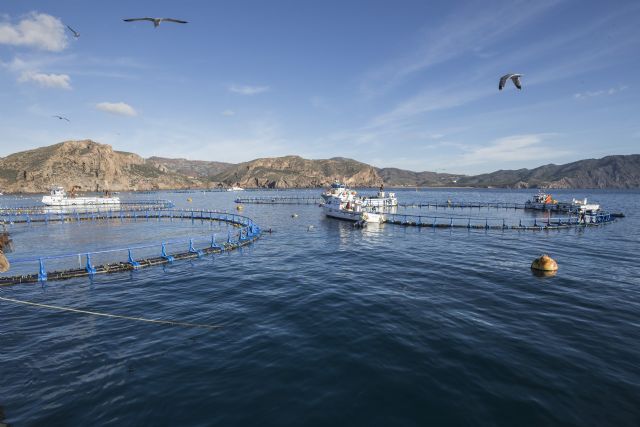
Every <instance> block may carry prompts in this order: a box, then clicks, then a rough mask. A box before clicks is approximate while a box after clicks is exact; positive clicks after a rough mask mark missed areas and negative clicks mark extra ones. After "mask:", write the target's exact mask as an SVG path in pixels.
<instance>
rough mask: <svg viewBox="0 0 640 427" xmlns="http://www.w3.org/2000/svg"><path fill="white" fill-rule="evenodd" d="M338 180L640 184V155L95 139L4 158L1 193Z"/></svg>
mask: <svg viewBox="0 0 640 427" xmlns="http://www.w3.org/2000/svg"><path fill="white" fill-rule="evenodd" d="M335 179H338V180H341V181H343V182H344V183H345V184H347V185H349V186H352V187H377V186H379V185H380V184H382V183H384V184H385V185H386V186H387V187H394V186H396V187H403V186H404V187H418V186H430V187H503V188H640V154H632V155H618V156H607V157H604V158H602V159H587V160H580V161H577V162H572V163H568V164H565V165H554V164H549V165H544V166H540V167H537V168H534V169H518V170H499V171H496V172H492V173H488V174H481V175H475V176H469V175H457V174H448V173H447V174H445V173H435V172H428V171H424V172H413V171H407V170H403V169H398V168H376V167H374V166H371V165H368V164H366V163H362V162H358V161H356V160H352V159H347V158H343V157H334V158H331V159H320V160H309V159H304V158H302V157H300V156H284V157H272V158H262V159H256V160H252V161H249V162H243V163H239V164H231V163H224V162H215V161H201V160H187V159H169V158H162V157H150V158H148V159H144V158H142V157H140V156H139V155H137V154H133V153H127V152H122V151H115V150H113V149H112V148H111V146H109V145H106V144H100V143H97V142H94V141H91V140H81V141H65V142H61V143H59V144H54V145H51V146H47V147H41V148H37V149H34V150H28V151H23V152H20V153H15V154H11V155H9V156H7V157H4V158H0V190H2V191H4V192H34V193H35V192H38V193H40V192H45V191H47V189H48V188H49V187H50V186H51V185H62V186H64V187H66V188H68V189H70V188H71V187H72V186H74V185H78V186H80V187H81V190H82V191H104V190H111V191H127V190H164V189H186V188H224V187H230V186H233V185H239V186H241V187H246V188H313V187H324V186H328V185H329V184H331V183H332V182H333V181H334V180H335Z"/></svg>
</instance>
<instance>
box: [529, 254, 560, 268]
mask: <svg viewBox="0 0 640 427" xmlns="http://www.w3.org/2000/svg"><path fill="white" fill-rule="evenodd" d="M531 269H532V270H538V271H558V263H557V262H556V261H555V260H554V259H553V258H551V257H550V256H549V255H547V254H544V255H542V256H541V257H539V258H536V259H534V260H533V262H532V263H531Z"/></svg>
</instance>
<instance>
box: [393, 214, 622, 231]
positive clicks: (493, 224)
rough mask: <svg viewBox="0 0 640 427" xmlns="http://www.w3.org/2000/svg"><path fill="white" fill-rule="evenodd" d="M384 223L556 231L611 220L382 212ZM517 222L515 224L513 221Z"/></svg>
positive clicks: (606, 217)
mask: <svg viewBox="0 0 640 427" xmlns="http://www.w3.org/2000/svg"><path fill="white" fill-rule="evenodd" d="M384 216H385V221H384V222H385V223H389V224H397V225H404V226H414V227H432V228H467V229H483V230H554V229H556V230H558V229H567V228H575V227H590V226H599V225H604V224H608V223H611V222H613V221H615V218H614V217H613V216H612V215H611V214H610V213H602V214H598V215H592V216H587V217H586V219H585V220H581V219H580V218H579V217H578V216H575V215H571V216H565V217H551V216H550V217H548V218H535V217H534V218H515V219H514V218H495V217H485V218H482V217H478V216H476V217H462V216H446V215H439V216H435V215H406V214H384ZM515 221H517V223H516V222H515Z"/></svg>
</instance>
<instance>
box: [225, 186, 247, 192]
mask: <svg viewBox="0 0 640 427" xmlns="http://www.w3.org/2000/svg"><path fill="white" fill-rule="evenodd" d="M227 191H244V188H242V187H237V186H235V185H234V186H233V187H231V188H227Z"/></svg>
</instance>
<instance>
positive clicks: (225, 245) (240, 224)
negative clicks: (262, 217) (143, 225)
mask: <svg viewBox="0 0 640 427" xmlns="http://www.w3.org/2000/svg"><path fill="white" fill-rule="evenodd" d="M163 218H166V219H172V220H173V219H181V220H191V221H196V220H198V221H218V222H224V223H227V224H230V225H232V226H233V228H234V229H235V230H234V231H233V232H232V231H231V230H229V231H228V233H227V236H226V239H224V241H222V242H218V240H217V239H216V235H215V234H213V235H211V236H207V237H195V238H187V239H180V240H171V241H162V242H157V243H151V244H145V245H137V246H136V245H130V246H125V247H120V248H114V249H107V250H97V251H86V252H79V253H78V252H76V253H69V254H61V255H51V256H34V257H29V258H19V259H9V262H10V263H11V265H12V266H13V265H20V264H28V265H34V270H35V271H34V273H33V274H26V275H19V276H3V277H0V286H6V285H15V284H19V283H36V282H44V281H47V280H63V279H71V278H74V277H87V276H89V277H92V276H94V275H96V274H101V273H115V272H122V271H130V270H137V269H140V268H143V267H150V266H154V265H161V264H167V263H170V262H173V261H175V260H184V259H194V258H199V257H202V256H204V255H207V254H212V253H221V252H225V251H230V250H234V249H237V248H240V247H243V246H246V245H248V244H250V243H252V242H253V241H255V240H257V239H258V238H259V237H260V235H261V230H260V227H259V226H258V225H256V224H255V223H254V222H253V220H252V219H251V218H248V217H245V216H242V215H237V214H233V213H227V212H220V211H212V210H185V209H167V210H148V211H146V212H142V213H141V212H140V211H137V210H118V211H113V210H111V211H104V212H74V213H59V214H55V215H51V214H48V213H35V214H31V213H16V214H15V215H13V216H12V218H11V222H10V224H19V223H23V224H31V223H45V224H47V223H49V222H72V221H98V220H118V219H119V220H121V221H124V220H125V219H127V220H133V221H137V220H147V221H148V220H150V219H157V220H158V221H159V220H160V219H163ZM168 245H172V246H177V245H181V246H182V247H183V248H184V249H183V250H179V251H177V252H173V253H169V252H168V251H167V246H168ZM150 250H151V251H154V250H156V252H157V255H156V256H151V257H145V258H136V257H135V256H134V253H135V252H138V253H139V252H140V251H144V252H149V251H150ZM104 254H114V255H119V256H120V257H121V258H122V259H126V261H120V262H115V263H105V264H102V265H93V263H92V257H93V258H95V257H96V256H97V255H101V256H102V255H104ZM64 259H67V260H73V261H75V260H76V259H77V260H80V261H81V263H82V261H83V262H84V267H83V268H75V269H68V270H55V271H47V269H46V264H47V261H52V260H58V261H59V260H64Z"/></svg>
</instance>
